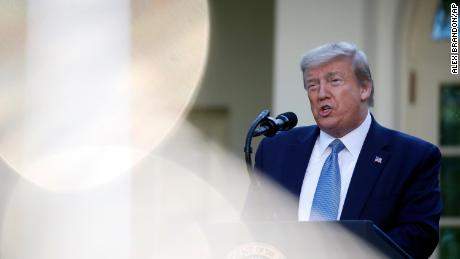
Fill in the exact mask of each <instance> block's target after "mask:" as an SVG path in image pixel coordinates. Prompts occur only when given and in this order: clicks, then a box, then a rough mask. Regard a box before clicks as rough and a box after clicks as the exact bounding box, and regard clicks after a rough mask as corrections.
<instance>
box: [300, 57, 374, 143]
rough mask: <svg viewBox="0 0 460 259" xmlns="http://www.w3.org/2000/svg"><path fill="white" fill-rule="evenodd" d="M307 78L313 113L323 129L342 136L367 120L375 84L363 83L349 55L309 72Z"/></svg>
mask: <svg viewBox="0 0 460 259" xmlns="http://www.w3.org/2000/svg"><path fill="white" fill-rule="evenodd" d="M304 81H305V87H306V89H307V93H308V99H309V100H310V106H311V112H312V113H313V117H314V118H315V121H316V123H317V124H318V126H319V127H320V128H321V130H323V131H324V132H326V133H328V134H329V135H331V136H333V137H336V138H340V137H343V136H344V135H346V134H347V133H349V132H350V131H352V130H353V129H355V128H357V127H358V126H359V125H360V124H361V123H362V122H363V121H364V119H365V117H366V115H367V111H368V105H367V99H368V98H369V96H370V94H371V89H372V86H371V84H370V83H366V84H365V85H360V84H359V82H358V80H357V78H356V76H355V74H354V73H353V70H352V64H351V60H350V59H349V58H337V59H333V60H332V61H330V62H329V63H326V64H323V65H321V66H318V67H315V68H312V69H310V70H309V71H306V72H305V73H304Z"/></svg>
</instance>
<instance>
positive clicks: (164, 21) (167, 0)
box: [0, 0, 209, 191]
mask: <svg viewBox="0 0 460 259" xmlns="http://www.w3.org/2000/svg"><path fill="white" fill-rule="evenodd" d="M0 14H1V15H0V28H1V30H2V35H3V37H2V38H5V39H6V40H5V41H2V44H0V84H1V85H2V87H1V88H0V156H2V157H4V158H5V160H6V161H8V163H10V164H11V165H12V167H14V168H15V169H16V170H17V172H18V173H19V174H21V176H22V177H23V178H25V179H27V180H30V181H31V182H33V183H34V184H36V185H39V186H41V187H42V188H46V189H50V190H53V191H69V190H79V189H84V188H90V187H95V186H98V185H101V184H103V183H106V182H108V181H111V180H113V179H115V178H117V177H118V176H120V175H121V174H122V173H124V172H128V171H129V170H130V169H131V168H132V167H133V165H135V164H136V163H137V162H138V161H139V160H141V159H142V158H143V157H145V155H147V154H148V153H149V152H151V151H152V150H153V149H154V148H155V147H156V146H157V145H158V143H159V142H161V141H162V140H163V138H164V137H165V136H166V134H168V132H169V131H170V130H171V129H172V128H173V126H174V125H175V124H176V123H177V122H178V121H179V120H180V119H181V118H183V116H184V113H185V111H186V110H187V106H188V104H189V103H190V102H191V100H192V98H193V96H194V92H195V90H196V88H197V86H198V83H199V80H200V78H201V76H202V73H203V71H204V67H205V62H206V56H207V49H208V41H209V13H208V6H207V1H206V0H156V1H142V0H99V1H80V0H67V1H52V0H42V1H28V2H26V3H23V2H22V1H5V2H2V3H0Z"/></svg>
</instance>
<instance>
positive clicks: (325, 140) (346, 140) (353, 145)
mask: <svg viewBox="0 0 460 259" xmlns="http://www.w3.org/2000/svg"><path fill="white" fill-rule="evenodd" d="M371 122H372V119H371V115H370V113H369V111H368V112H367V116H366V119H364V121H363V122H362V123H361V125H359V126H358V127H357V128H356V129H354V130H352V131H350V132H349V133H348V134H347V135H345V136H343V137H341V138H339V139H340V141H342V143H343V144H344V145H345V148H346V149H347V150H348V151H349V152H350V153H351V155H352V156H353V157H354V158H358V156H359V153H360V152H361V148H362V147H363V144H364V140H365V139H366V136H367V133H368V132H369V128H370V127H371ZM334 139H335V138H334V137H332V136H331V135H329V134H327V133H326V132H324V131H322V130H321V131H320V133H319V151H320V154H323V153H324V152H325V151H326V149H327V147H328V146H329V144H331V142H332V141H334Z"/></svg>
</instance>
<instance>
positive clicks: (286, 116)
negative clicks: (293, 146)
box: [253, 112, 297, 137]
mask: <svg viewBox="0 0 460 259" xmlns="http://www.w3.org/2000/svg"><path fill="white" fill-rule="evenodd" d="M296 125H297V116H296V115H295V113H293V112H285V113H281V114H280V115H278V116H276V118H275V119H273V118H272V117H267V118H266V119H265V120H264V121H262V123H261V124H260V126H259V127H258V128H257V129H256V130H255V132H254V135H253V136H254V137H257V136H260V135H262V134H263V135H265V136H266V137H272V136H274V135H275V134H276V133H277V132H278V131H285V130H290V129H292V128H294V127H295V126H296Z"/></svg>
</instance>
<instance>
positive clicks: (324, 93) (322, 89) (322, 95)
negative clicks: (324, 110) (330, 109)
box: [318, 82, 329, 99]
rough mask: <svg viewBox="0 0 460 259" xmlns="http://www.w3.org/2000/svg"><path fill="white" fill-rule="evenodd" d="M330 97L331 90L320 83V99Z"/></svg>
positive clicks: (323, 83)
mask: <svg viewBox="0 0 460 259" xmlns="http://www.w3.org/2000/svg"><path fill="white" fill-rule="evenodd" d="M328 96H329V89H328V86H327V84H326V83H325V82H320V84H319V89H318V97H319V99H324V98H327V97H328Z"/></svg>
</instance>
